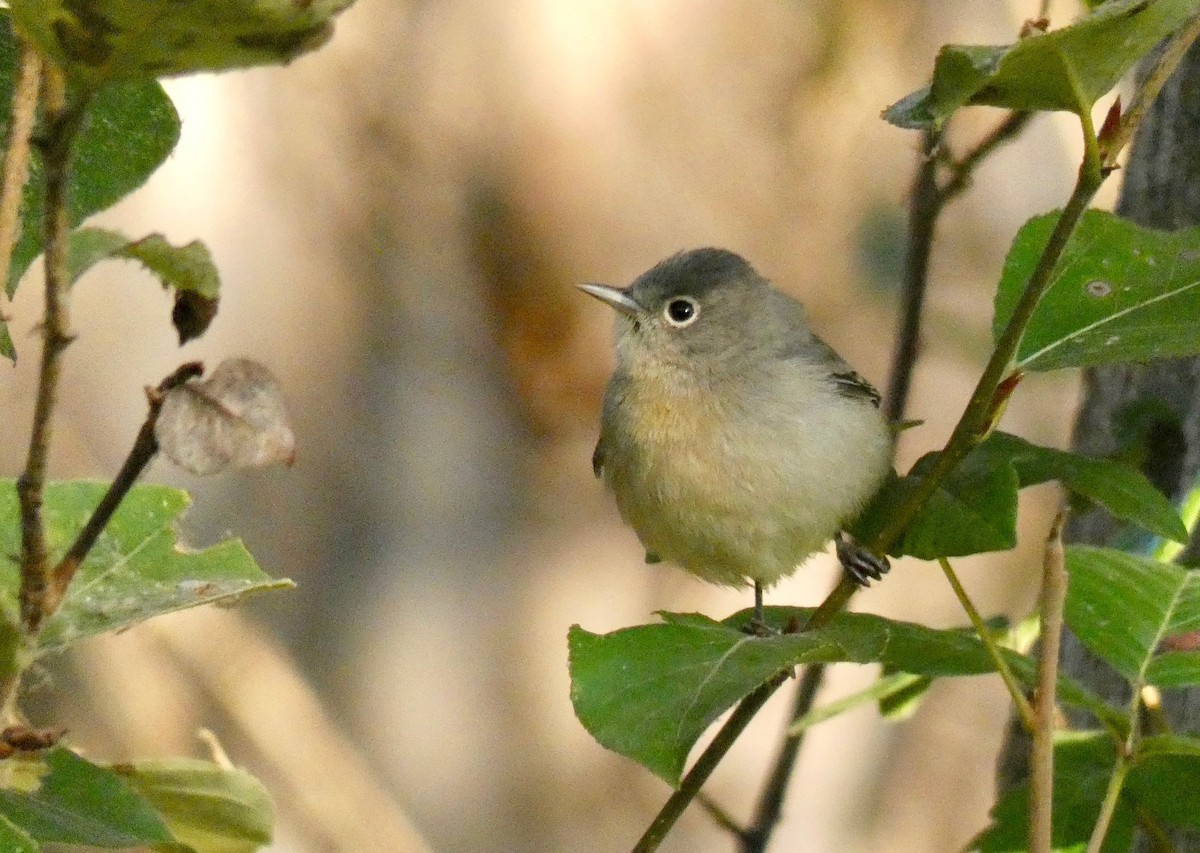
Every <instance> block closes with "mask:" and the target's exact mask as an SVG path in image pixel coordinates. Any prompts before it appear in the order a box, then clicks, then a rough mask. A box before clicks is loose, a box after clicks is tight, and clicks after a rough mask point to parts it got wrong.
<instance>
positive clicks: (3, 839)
mask: <svg viewBox="0 0 1200 853" xmlns="http://www.w3.org/2000/svg"><path fill="white" fill-rule="evenodd" d="M41 849H42V848H40V847H38V844H37V842H36V841H35V840H34V839H33V836H31V835H30V834H29V833H28V832H26V831H25V830H23V829H21V827H19V826H17V825H16V824H15V823H13V822H12V821H11V820H9V819H8V818H6V817H5V816H4V815H2V814H0V850H3V851H5V853H38V851H39V850H41Z"/></svg>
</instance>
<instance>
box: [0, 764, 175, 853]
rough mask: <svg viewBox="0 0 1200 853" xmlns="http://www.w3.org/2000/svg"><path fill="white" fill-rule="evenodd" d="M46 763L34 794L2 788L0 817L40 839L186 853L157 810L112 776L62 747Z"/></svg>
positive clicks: (113, 774)
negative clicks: (44, 770) (150, 848)
mask: <svg viewBox="0 0 1200 853" xmlns="http://www.w3.org/2000/svg"><path fill="white" fill-rule="evenodd" d="M44 762H45V769H46V772H45V775H44V776H42V778H41V781H40V783H39V784H38V786H37V787H36V788H35V789H34V790H32V791H20V790H16V789H13V788H0V815H3V816H4V818H6V819H7V820H9V821H10V822H11V823H13V824H15V825H16V826H18V827H20V828H21V829H22V830H24V831H25V832H26V833H28V834H29V835H30V836H32V837H33V838H35V839H36V840H38V841H45V842H57V843H61V844H83V845H87V846H90V847H119V848H128V847H145V846H152V845H153V846H156V847H157V848H158V849H162V850H170V849H174V850H182V848H181V847H179V845H177V844H176V843H175V839H174V838H172V836H171V833H170V832H169V831H168V830H167V827H166V826H165V825H164V824H163V822H162V819H161V818H160V817H159V816H158V814H157V813H156V812H155V811H154V809H152V808H151V807H150V805H149V804H148V803H147V802H146V801H145V800H143V799H142V798H141V797H140V796H139V795H138V794H137V793H136V792H134V791H133V790H132V789H131V788H130V787H129V786H128V785H126V784H125V783H124V782H123V781H121V779H120V777H119V776H117V774H116V773H114V772H113V771H111V770H108V769H105V768H103V767H97V766H96V765H95V764H92V763H91V762H89V761H85V760H84V759H82V758H80V757H79V756H77V755H75V753H73V752H71V751H70V750H68V749H64V748H62V747H55V748H53V749H51V750H49V751H47V752H46V753H45V756H44ZM5 849H7V848H5ZM35 849H36V848H35Z"/></svg>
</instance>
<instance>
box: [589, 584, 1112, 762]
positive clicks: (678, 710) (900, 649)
mask: <svg viewBox="0 0 1200 853" xmlns="http://www.w3.org/2000/svg"><path fill="white" fill-rule="evenodd" d="M811 614H812V611H811V610H808V609H805V608H791V607H768V608H767V609H766V618H767V621H768V623H769V624H772V625H775V626H783V625H787V624H789V623H794V624H797V625H803V624H804V623H805V622H806V621H807V620H808V618H809V617H810V616H811ZM661 615H662V617H663V619H664V622H663V623H661V624H655V625H639V626H637V627H633V628H624V629H622V630H619V631H614V632H612V633H610V634H604V635H597V634H592V633H589V632H588V631H585V630H583V629H582V628H580V627H579V626H575V627H573V628H572V629H571V632H570V635H569V638H568V640H569V646H570V662H571V684H572V689H571V700H572V702H573V703H574V705H575V713H576V715H577V716H578V717H579V719H580V721H581V722H582V723H583V725H584V726H585V727H586V728H587V730H588V731H589V732H591V733H592V736H593V737H595V738H596V740H597V741H599V742H600V743H601V744H603V745H604V746H606V747H608V748H609V749H612V750H614V751H616V752H619V753H621V754H622V755H626V756H629V757H630V758H633V759H634V760H636V761H638V762H639V763H641V764H643V765H644V766H645V767H647V768H648V769H649V770H651V771H652V772H654V773H656V774H657V775H659V776H661V777H662V778H663V779H665V780H666V781H668V782H670V783H671V784H672V785H675V784H678V782H679V777H680V773H681V771H682V769H683V765H684V762H685V761H686V759H687V754H688V752H689V751H690V749H691V747H692V745H693V744H694V743H695V742H696V740H697V739H698V738H699V736H700V735H701V734H702V733H703V731H704V730H705V729H706V728H707V727H708V726H709V725H710V724H711V723H712V721H713V720H715V719H716V718H717V717H718V716H720V715H721V714H722V713H724V712H725V711H726V710H728V709H729V708H730V707H731V706H732V705H733V704H734V703H735V702H736V701H737V700H739V699H741V698H742V697H743V696H745V695H746V694H747V693H749V692H750V691H752V690H754V689H755V688H756V687H758V686H759V685H760V684H763V683H764V682H766V681H767V680H768V679H770V678H771V677H772V676H774V675H775V674H777V673H779V672H781V671H784V670H788V669H791V668H792V667H795V666H798V665H800V664H809V663H836V662H851V663H860V664H866V663H879V664H883V665H884V666H885V667H886V668H887V669H889V670H891V671H893V672H903V673H909V674H911V675H915V676H921V677H926V678H943V677H947V676H961V675H982V674H985V673H989V672H993V671H994V665H993V663H992V659H991V657H990V656H989V655H988V652H987V649H986V648H985V647H984V644H983V643H982V641H980V639H979V638H978V637H977V636H975V635H974V632H973V631H971V630H969V629H967V630H938V629H934V628H927V627H925V626H923V625H917V624H914V623H911V622H901V621H897V620H891V619H885V618H884V617H882V616H875V615H872V614H868V613H840V614H838V615H837V616H835V617H834V618H833V620H832V621H831V622H830V623H829V624H828V625H824V626H822V627H820V628H815V629H813V630H810V631H803V632H799V633H787V634H776V635H773V636H770V637H759V636H756V635H752V634H748V633H746V632H745V631H744V630H742V628H743V627H744V626H745V623H746V620H747V618H748V615H749V614H748V613H745V612H744V613H740V614H737V615H735V616H733V617H730V618H729V619H727V620H726V621H724V622H716V621H713V620H711V619H709V618H707V617H705V616H701V615H698V614H694V613H690V614H679V613H663V614H661ZM1006 657H1007V658H1008V662H1009V664H1010V665H1011V666H1012V667H1013V668H1014V669H1015V670H1016V672H1017V674H1018V676H1020V677H1023V678H1025V679H1026V680H1031V679H1032V675H1033V666H1032V662H1031V661H1029V660H1028V659H1027V658H1025V657H1022V656H1021V655H1018V654H1017V653H1016V652H1011V651H1008V652H1006ZM1063 695H1064V698H1066V699H1067V700H1068V701H1073V702H1076V703H1077V704H1079V705H1081V706H1083V707H1087V708H1088V709H1089V710H1091V711H1093V713H1097V714H1098V715H1102V716H1104V717H1109V716H1110V714H1109V712H1108V711H1106V710H1105V709H1104V708H1103V707H1102V703H1099V702H1098V701H1097V700H1095V698H1094V697H1091V696H1089V695H1088V694H1087V693H1086V692H1085V691H1082V690H1081V689H1080V688H1078V687H1077V686H1074V685H1071V684H1069V683H1064V687H1063Z"/></svg>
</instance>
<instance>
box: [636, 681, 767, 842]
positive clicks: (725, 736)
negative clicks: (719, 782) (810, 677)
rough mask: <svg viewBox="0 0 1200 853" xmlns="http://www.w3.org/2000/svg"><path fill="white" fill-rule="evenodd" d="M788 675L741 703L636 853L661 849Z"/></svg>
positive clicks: (689, 772) (680, 785)
mask: <svg viewBox="0 0 1200 853" xmlns="http://www.w3.org/2000/svg"><path fill="white" fill-rule="evenodd" d="M787 675H788V674H787V673H780V674H779V675H776V676H775V677H773V678H772V679H771V680H770V681H768V682H767V683H766V684H763V685H762V686H760V687H758V688H757V689H756V690H754V692H752V693H750V695H748V696H747V697H746V698H745V699H743V700H742V701H741V704H739V705H738V706H737V708H736V709H735V710H734V712H733V713H732V714H730V715H729V719H728V720H726V721H725V725H723V726H721V730H720V731H719V732H717V736H716V737H714V738H713V740H712V743H710V744H709V745H708V748H707V749H705V750H704V752H703V753H702V754H701V755H700V757H699V758H698V759H696V763H695V764H693V765H692V769H691V770H689V771H688V772H687V775H686V776H684V777H683V781H682V782H680V783H679V788H678V790H676V791H675V793H673V794H672V795H671V798H670V799H669V800H667V802H666V803H665V804H664V805H663V807H662V809H660V810H659V812H658V814H657V815H656V816H655V818H654V821H653V823H651V824H650V826H648V827H647V828H646V831H645V832H644V833H642V837H641V838H640V839H638V843H637V844H636V845H635V846H634V848H633V853H651V851H654V850H657V849H658V846H659V845H660V844H662V841H663V839H664V838H666V837H667V833H668V832H670V831H671V827H673V826H674V825H675V822H676V821H677V820H679V816H680V815H682V814H683V813H684V811H685V810H686V809H687V807H688V806H689V805H691V802H692V800H694V799H695V798H696V795H697V794H698V793H700V789H701V788H702V787H703V786H704V783H705V782H707V781H708V777H709V776H711V775H712V772H713V771H714V770H716V769H717V765H718V764H719V763H720V762H721V759H722V758H724V757H725V753H727V752H729V748H730V747H731V746H733V742H734V741H736V740H737V739H738V735H740V734H741V733H742V731H743V730H744V729H745V728H746V726H748V725H749V724H750V721H751V720H752V719H754V715H755V714H757V713H758V711H759V709H760V708H762V706H763V705H765V704H766V703H767V700H768V699H770V698H771V696H772V695H773V694H774V693H775V691H776V690H778V689H779V685H781V684H783V682H784V681H785V680H786V679H787Z"/></svg>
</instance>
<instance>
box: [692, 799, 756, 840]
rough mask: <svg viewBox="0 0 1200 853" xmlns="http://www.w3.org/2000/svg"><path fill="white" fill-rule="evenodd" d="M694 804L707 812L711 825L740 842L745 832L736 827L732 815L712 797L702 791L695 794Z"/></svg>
mask: <svg viewBox="0 0 1200 853" xmlns="http://www.w3.org/2000/svg"><path fill="white" fill-rule="evenodd" d="M696 802H697V803H699V804H700V808H702V809H704V810H705V811H706V812H708V816H709V817H711V818H712V819H713V823H715V824H716V825H717V826H719V827H721V829H723V830H725V831H726V832H728V833H729V834H730V835H732V836H733V837H734V838H737V839H738V841H739V842H741V841H742V840H743V838H744V836H745V833H746V831H745V830H744V829H742V828H741V827H740V826H738V822H737V821H736V820H734V819H733V815H731V814H730V813H729V812H727V811H725V809H724V808H722V807H721V804H720V803H718V802H717V801H716V800H714V799H713V798H712V797H710V796H708V795H707V794H705V793H704V792H703V791H701V792H700V793H698V794H696Z"/></svg>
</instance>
